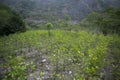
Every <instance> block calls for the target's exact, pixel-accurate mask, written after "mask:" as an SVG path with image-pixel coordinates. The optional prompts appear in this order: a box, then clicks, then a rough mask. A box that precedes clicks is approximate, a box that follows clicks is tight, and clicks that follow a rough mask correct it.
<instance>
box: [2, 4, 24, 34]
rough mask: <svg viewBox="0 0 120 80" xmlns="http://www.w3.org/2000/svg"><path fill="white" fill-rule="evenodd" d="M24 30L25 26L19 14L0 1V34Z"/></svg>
mask: <svg viewBox="0 0 120 80" xmlns="http://www.w3.org/2000/svg"><path fill="white" fill-rule="evenodd" d="M24 31H26V28H25V23H24V21H23V19H22V18H21V16H20V15H19V14H17V13H16V12H14V11H12V10H11V9H10V8H9V7H7V6H6V5H4V4H1V3H0V36H1V35H9V34H11V33H15V32H24Z"/></svg>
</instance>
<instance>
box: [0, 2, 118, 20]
mask: <svg viewBox="0 0 120 80" xmlns="http://www.w3.org/2000/svg"><path fill="white" fill-rule="evenodd" d="M0 2H4V3H6V4H8V5H9V6H11V7H12V8H13V9H15V10H16V11H18V12H19V13H21V14H22V15H23V16H24V17H25V19H27V20H28V21H30V20H37V21H38V20H39V21H40V20H42V21H43V20H45V21H46V20H58V19H61V18H64V17H66V15H67V16H69V17H71V19H72V20H81V19H83V18H84V17H85V16H86V15H87V14H88V13H89V12H91V11H94V10H97V11H99V10H102V9H104V8H106V7H116V6H119V4H120V0H29V1H27V0H4V1H2V0H0Z"/></svg>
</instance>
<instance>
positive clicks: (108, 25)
mask: <svg viewBox="0 0 120 80" xmlns="http://www.w3.org/2000/svg"><path fill="white" fill-rule="evenodd" d="M87 20H88V21H89V22H91V23H93V24H96V25H97V26H99V27H100V29H101V31H102V32H103V34H105V35H106V34H109V33H112V34H113V33H116V34H120V32H119V31H120V8H117V9H113V8H108V9H106V10H104V11H103V12H101V13H97V12H96V13H90V14H89V15H88V17H87Z"/></svg>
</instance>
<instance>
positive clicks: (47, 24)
mask: <svg viewBox="0 0 120 80" xmlns="http://www.w3.org/2000/svg"><path fill="white" fill-rule="evenodd" d="M46 27H47V29H48V35H49V36H50V29H51V28H52V27H53V24H52V23H50V22H49V23H46Z"/></svg>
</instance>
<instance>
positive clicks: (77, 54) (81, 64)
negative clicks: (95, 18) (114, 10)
mask: <svg viewBox="0 0 120 80" xmlns="http://www.w3.org/2000/svg"><path fill="white" fill-rule="evenodd" d="M50 34H51V35H50V36H49V35H48V31H47V30H34V31H27V32H25V33H19V34H13V35H9V36H4V37H1V38H0V57H1V61H3V62H4V61H7V60H6V56H13V57H16V56H24V59H25V62H31V61H32V62H34V64H35V65H36V68H35V70H34V71H32V72H30V73H28V74H27V75H26V78H27V79H28V80H35V79H38V80H41V79H43V80H44V79H49V80H69V79H72V80H98V79H99V78H104V76H105V75H106V74H104V72H106V73H107V74H110V75H113V74H112V73H109V72H108V71H107V70H106V69H105V68H107V67H108V66H110V65H112V67H110V68H111V70H112V72H113V73H114V70H113V69H114V68H113V66H118V65H117V64H118V63H117V64H113V62H116V61H115V57H116V56H115V55H114V54H113V53H116V55H120V54H119V53H120V47H119V45H120V37H119V36H117V35H108V36H104V35H102V34H92V33H90V32H85V31H80V32H78V31H77V32H75V31H65V30H51V31H50ZM113 45H114V50H111V48H113ZM116 49H117V50H116ZM113 55H114V57H112V59H110V58H109V57H111V56H113ZM117 61H120V60H119V59H118V60H117ZM116 69H118V68H116ZM116 72H117V71H116ZM118 73H119V72H118ZM118 73H116V74H117V75H118V76H119V75H120V74H118ZM116 74H114V75H116ZM117 79H119V77H118V78H117ZM117 79H116V80H117Z"/></svg>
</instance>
